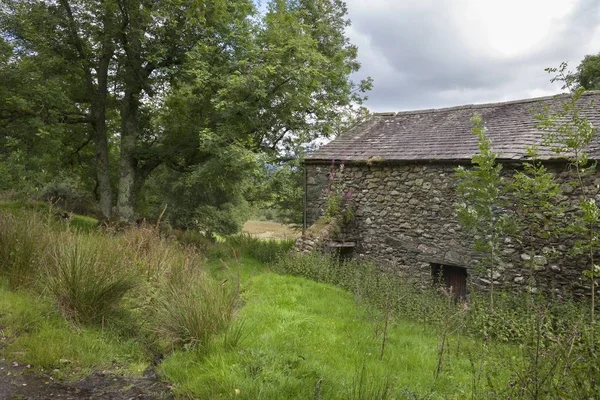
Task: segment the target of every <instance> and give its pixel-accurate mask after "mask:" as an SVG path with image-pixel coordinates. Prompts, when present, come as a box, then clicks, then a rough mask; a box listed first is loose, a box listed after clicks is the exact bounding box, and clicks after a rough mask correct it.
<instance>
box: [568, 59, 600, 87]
mask: <svg viewBox="0 0 600 400" xmlns="http://www.w3.org/2000/svg"><path fill="white" fill-rule="evenodd" d="M568 78H569V82H572V83H574V84H575V86H577V87H578V88H581V89H585V90H599V89H600V53H598V54H588V55H586V56H585V57H584V58H583V60H581V63H580V64H579V65H578V66H577V72H575V73H569V74H568Z"/></svg>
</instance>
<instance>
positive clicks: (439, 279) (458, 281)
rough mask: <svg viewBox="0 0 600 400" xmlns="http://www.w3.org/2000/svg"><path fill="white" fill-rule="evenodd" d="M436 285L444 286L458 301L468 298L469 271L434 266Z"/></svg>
mask: <svg viewBox="0 0 600 400" xmlns="http://www.w3.org/2000/svg"><path fill="white" fill-rule="evenodd" d="M431 272H432V275H433V282H434V284H438V285H440V284H443V285H444V287H445V288H446V289H447V290H448V291H451V292H452V293H453V294H454V297H455V298H457V299H464V298H465V297H466V296H467V269H466V268H461V267H456V266H453V265H442V264H432V265H431Z"/></svg>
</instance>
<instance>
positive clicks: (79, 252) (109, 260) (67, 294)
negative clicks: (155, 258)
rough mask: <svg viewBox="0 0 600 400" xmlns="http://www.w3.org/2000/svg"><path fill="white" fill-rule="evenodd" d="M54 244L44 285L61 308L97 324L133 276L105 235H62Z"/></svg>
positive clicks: (113, 308) (73, 316)
mask: <svg viewBox="0 0 600 400" xmlns="http://www.w3.org/2000/svg"><path fill="white" fill-rule="evenodd" d="M63 240H64V242H62V243H61V241H60V240H57V241H56V243H55V244H54V246H55V247H54V249H53V254H52V259H51V263H50V265H49V266H48V278H47V283H46V284H47V287H48V290H49V292H50V293H51V294H52V295H53V297H54V298H55V300H56V302H57V304H58V307H59V309H60V310H61V312H62V313H63V314H64V315H65V316H66V317H67V318H69V319H71V320H73V321H75V322H77V323H81V324H84V325H100V324H103V323H104V321H105V319H106V318H108V317H110V316H111V315H113V314H114V313H115V311H117V309H118V306H119V303H120V301H121V299H122V298H123V296H124V295H125V294H126V293H127V292H128V291H129V290H131V289H132V288H134V287H135V278H134V276H133V275H132V273H131V271H129V270H128V269H127V268H126V265H125V264H124V259H123V257H122V255H121V254H119V253H118V252H115V251H114V250H113V251H111V247H112V246H111V245H112V243H110V242H111V241H110V240H109V239H107V238H105V237H101V236H96V237H75V238H72V237H64V238H63Z"/></svg>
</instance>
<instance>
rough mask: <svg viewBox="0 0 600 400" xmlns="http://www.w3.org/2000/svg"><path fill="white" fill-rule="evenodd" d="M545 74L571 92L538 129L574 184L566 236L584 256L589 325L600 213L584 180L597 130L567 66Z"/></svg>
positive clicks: (591, 165) (599, 247)
mask: <svg viewBox="0 0 600 400" xmlns="http://www.w3.org/2000/svg"><path fill="white" fill-rule="evenodd" d="M547 71H548V72H550V73H556V74H557V75H556V76H555V77H554V78H553V79H552V80H553V81H562V82H563V83H564V85H565V87H566V88H568V89H570V95H569V97H568V99H567V100H566V101H565V102H564V103H563V104H562V109H561V110H559V111H558V112H551V111H550V110H546V112H545V113H542V114H540V115H538V120H539V121H540V127H541V128H542V129H544V130H545V131H546V135H545V138H544V144H545V145H547V146H549V147H551V148H552V150H553V151H554V152H556V153H557V154H558V155H560V156H563V157H565V158H566V159H567V160H568V161H569V163H570V165H571V166H572V167H573V168H572V170H573V172H574V176H573V183H574V185H576V187H577V188H578V190H579V192H580V197H579V206H578V209H577V210H576V212H571V213H569V214H568V215H567V221H566V228H565V229H564V230H565V232H566V233H568V234H572V235H575V240H574V243H573V248H572V253H573V254H585V255H586V256H587V263H588V265H587V272H586V273H585V275H584V276H585V277H586V278H588V279H589V280H590V283H591V297H592V303H591V310H590V316H591V322H592V324H594V323H595V296H596V286H597V283H596V278H597V277H598V276H597V274H596V261H595V257H594V256H595V253H596V252H597V251H598V250H600V233H599V232H600V230H599V229H598V228H599V226H600V209H599V208H598V205H597V204H596V198H595V197H594V194H593V193H590V192H589V191H588V190H587V189H586V184H585V179H586V178H587V177H589V176H592V175H593V174H594V172H595V170H596V164H595V163H592V162H590V160H589V158H588V153H587V152H588V149H589V146H590V144H591V143H592V140H593V139H594V137H595V136H596V133H597V129H596V127H594V125H593V124H592V123H591V122H590V121H588V119H587V118H586V117H585V114H583V113H582V107H581V106H582V105H583V106H590V105H589V104H582V102H583V100H582V98H581V96H582V94H583V92H584V89H583V88H578V89H573V88H572V80H571V78H570V77H569V74H568V73H567V72H566V71H567V64H566V63H562V64H561V65H560V67H559V68H548V69H547Z"/></svg>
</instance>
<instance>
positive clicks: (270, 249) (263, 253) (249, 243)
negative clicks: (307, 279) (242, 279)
mask: <svg viewBox="0 0 600 400" xmlns="http://www.w3.org/2000/svg"><path fill="white" fill-rule="evenodd" d="M294 243H295V241H294V240H293V239H283V240H282V239H258V238H253V237H252V236H250V235H246V234H240V235H235V236H231V237H228V238H227V244H228V245H229V246H231V247H232V250H234V249H235V250H237V251H239V252H240V253H241V254H243V255H247V256H250V257H252V258H254V259H256V260H258V261H260V262H263V263H265V264H270V263H272V262H275V261H277V260H279V259H280V258H282V257H284V256H287V255H288V253H289V251H290V250H291V249H292V247H293V246H294Z"/></svg>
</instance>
